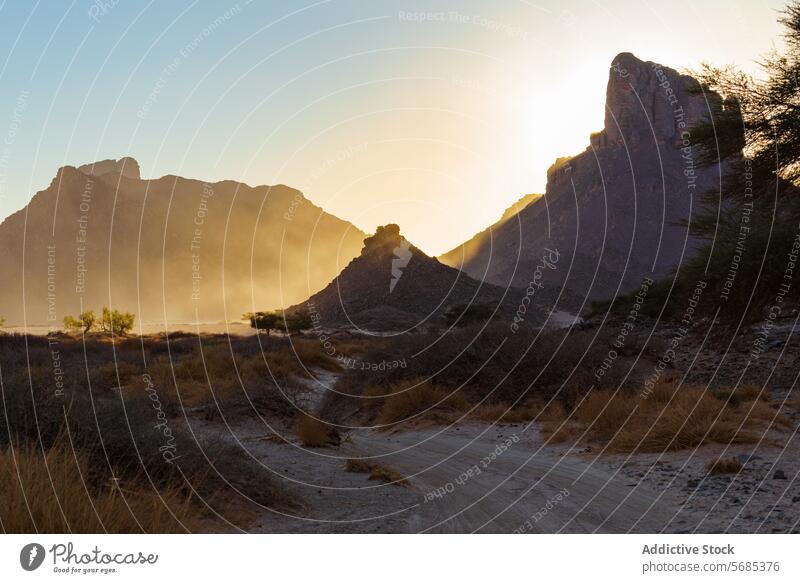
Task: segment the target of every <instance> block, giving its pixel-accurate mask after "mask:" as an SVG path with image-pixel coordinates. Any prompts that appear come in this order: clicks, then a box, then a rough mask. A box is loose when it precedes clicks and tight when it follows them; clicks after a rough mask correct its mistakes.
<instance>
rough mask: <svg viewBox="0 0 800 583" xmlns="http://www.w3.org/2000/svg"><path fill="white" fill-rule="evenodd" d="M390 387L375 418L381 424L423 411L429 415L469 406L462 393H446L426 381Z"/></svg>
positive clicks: (395, 421)
mask: <svg viewBox="0 0 800 583" xmlns="http://www.w3.org/2000/svg"><path fill="white" fill-rule="evenodd" d="M390 388H391V392H392V393H393V394H391V395H389V396H387V397H386V398H385V400H384V403H383V407H382V408H381V411H380V414H379V415H378V418H377V422H378V423H379V424H381V425H389V424H392V423H398V422H401V421H406V420H408V419H410V418H412V417H416V416H420V415H421V414H423V413H427V414H428V417H431V416H432V415H434V414H436V413H439V414H441V413H442V412H443V411H445V412H446V411H450V412H452V411H464V410H466V409H468V408H469V403H468V402H467V400H466V398H465V397H464V395H463V394H460V393H457V392H454V393H448V392H446V391H443V390H441V389H438V388H436V387H435V386H433V385H432V384H431V383H430V382H427V381H419V380H418V381H409V382H406V383H399V384H396V385H392V386H391V387H390Z"/></svg>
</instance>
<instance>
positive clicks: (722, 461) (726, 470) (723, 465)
mask: <svg viewBox="0 0 800 583" xmlns="http://www.w3.org/2000/svg"><path fill="white" fill-rule="evenodd" d="M706 470H707V471H708V473H709V475H711V476H715V475H718V474H738V473H739V472H741V471H742V462H740V461H739V460H738V459H736V458H735V457H729V458H718V459H715V460H712V461H710V462H708V464H706Z"/></svg>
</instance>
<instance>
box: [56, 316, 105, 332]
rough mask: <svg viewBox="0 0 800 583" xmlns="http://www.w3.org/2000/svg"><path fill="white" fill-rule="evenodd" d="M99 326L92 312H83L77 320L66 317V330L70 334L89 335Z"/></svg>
mask: <svg viewBox="0 0 800 583" xmlns="http://www.w3.org/2000/svg"><path fill="white" fill-rule="evenodd" d="M96 324H97V317H96V316H95V315H94V312H93V311H92V310H87V311H85V312H81V313H80V314H79V315H78V317H77V318H73V317H72V316H64V328H66V329H67V330H68V331H70V332H83V333H84V334H88V333H89V332H91V331H92V330H93V329H94V328H95V325H96Z"/></svg>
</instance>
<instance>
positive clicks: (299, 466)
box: [193, 371, 800, 533]
mask: <svg viewBox="0 0 800 583" xmlns="http://www.w3.org/2000/svg"><path fill="white" fill-rule="evenodd" d="M314 372H315V376H316V379H317V380H316V381H309V382H308V383H307V388H308V391H307V392H306V393H305V394H303V395H301V399H300V401H301V402H300V403H299V404H300V405H301V406H302V408H303V409H305V410H307V411H312V412H313V411H316V410H317V409H318V407H319V405H320V403H321V402H322V399H323V397H324V394H325V392H326V387H330V386H332V384H333V382H335V380H336V376H337V375H336V373H330V372H324V371H314ZM792 422H793V425H792V426H791V427H790V428H788V429H785V430H783V431H782V432H780V433H778V434H776V433H774V432H771V433H770V438H769V439H768V440H765V441H764V442H762V443H760V444H755V445H753V444H750V445H735V446H728V447H726V446H723V445H708V446H703V447H701V448H697V449H694V450H683V451H678V452H669V453H666V454H636V455H621V454H614V455H609V454H607V453H604V452H601V451H599V450H598V449H597V448H595V449H592V448H591V447H586V446H579V447H575V446H572V447H571V446H569V445H554V444H549V443H545V442H544V440H543V438H542V436H541V433H540V432H539V430H538V428H537V427H536V426H531V427H527V428H526V427H525V426H523V425H503V426H492V425H488V424H485V423H477V422H476V423H469V424H461V425H459V426H457V427H448V428H443V427H423V428H415V429H410V430H403V431H395V432H380V431H371V430H358V431H353V432H351V433H349V434H346V435H344V436H343V437H344V439H343V443H342V444H341V445H340V446H339V447H329V448H313V449H312V448H304V447H303V446H302V445H301V444H300V443H299V441H297V439H296V437H295V436H294V434H293V430H292V427H291V426H290V425H289V424H284V425H280V424H276V425H275V426H273V427H271V428H270V427H266V426H264V425H262V424H260V423H259V422H257V421H253V420H247V421H243V422H240V423H238V424H236V425H233V426H231V427H225V426H224V425H223V424H219V423H207V422H204V423H202V424H201V425H202V427H201V432H202V433H207V434H208V433H214V434H216V435H218V436H221V437H223V438H224V439H226V440H229V441H232V442H236V443H238V444H239V446H240V447H243V448H246V449H247V451H248V452H249V453H250V454H251V455H253V457H255V458H256V459H257V460H259V461H261V462H262V463H263V464H264V465H265V467H267V468H269V469H270V470H271V471H272V472H274V474H275V475H276V477H277V479H279V480H280V481H281V482H282V483H283V485H284V487H286V488H287V489H291V491H293V492H294V493H296V494H297V495H298V496H299V497H300V498H301V499H302V500H303V507H302V508H301V509H300V510H298V511H296V512H295V513H294V514H293V515H288V514H276V513H274V512H271V511H268V510H265V511H264V512H263V513H262V514H261V515H260V516H259V517H258V518H257V519H256V520H255V521H254V522H253V523H252V524H251V525H250V526H249V530H251V531H254V532H304V533H325V532H349V533H360V532H387V533H408V532H458V533H462V532H482V533H496V532H499V533H507V532H520V533H538V532H548V533H549V532H565V533H592V532H610V533H625V532H672V533H690V532H710V533H716V532H798V531H800V528H798V520H800V512H798V507H800V478H799V476H798V470H799V469H800V463H799V462H800V447H799V446H800V436H798V435H797V428H798V422H800V412H795V413H794V414H793V415H792ZM193 425H194V423H193ZM275 433H277V434H279V435H280V436H282V437H283V439H276V438H275ZM270 436H271V437H270ZM720 456H723V457H726V458H727V457H737V459H739V460H740V461H741V462H742V463H743V465H744V468H743V470H742V471H741V472H740V473H739V474H736V475H721V476H708V475H707V471H706V464H708V462H709V461H710V460H713V459H716V458H718V457H720ZM348 458H363V459H366V460H368V461H369V462H371V463H377V464H379V465H382V466H386V467H389V468H391V469H393V470H396V471H397V472H399V473H400V474H401V475H403V476H405V477H406V478H407V479H408V482H409V484H410V486H409V487H406V486H401V485H397V484H386V483H382V482H379V481H371V480H369V478H368V476H367V475H366V474H360V473H350V472H347V471H345V461H346V459H348Z"/></svg>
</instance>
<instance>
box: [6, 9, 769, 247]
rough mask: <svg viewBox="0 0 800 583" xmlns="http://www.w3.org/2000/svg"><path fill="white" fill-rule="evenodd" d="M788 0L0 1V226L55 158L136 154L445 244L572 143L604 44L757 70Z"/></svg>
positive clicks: (600, 74)
mask: <svg viewBox="0 0 800 583" xmlns="http://www.w3.org/2000/svg"><path fill="white" fill-rule="evenodd" d="M784 4H785V3H784V2H782V1H771V0H769V1H767V0H765V1H759V0H738V1H732V0H718V1H717V0H713V1H702V0H694V1H675V2H655V1H628V2H622V1H606V0H603V1H600V2H592V1H581V2H566V1H564V0H558V1H543V0H542V1H536V2H528V1H521V0H507V1H504V2H501V1H498V0H495V1H491V2H489V1H469V0H467V1H463V0H462V1H458V2H456V1H450V2H438V1H426V2H422V1H419V2H413V1H397V2H395V1H388V0H384V1H367V0H363V1H339V0H331V1H319V2H296V1H281V2H277V1H271V2H261V1H259V0H253V1H252V2H247V1H246V0H240V1H239V2H238V3H237V2H226V1H225V0H222V1H214V2H211V1H195V2H191V1H179V0H173V1H169V2H163V1H162V2H155V1H152V2H144V1H136V0H97V1H94V0H75V1H73V2H71V3H70V2H68V1H63V2H49V1H41V2H33V1H28V0H7V1H3V0H0V135H2V138H0V139H2V143H0V217H5V216H6V215H8V214H10V213H11V212H14V211H15V210H18V209H19V208H21V207H23V206H24V205H25V204H26V203H27V201H28V200H29V199H30V197H31V196H32V195H33V193H35V192H36V191H37V190H41V189H43V188H45V187H46V186H47V185H48V184H49V182H50V180H51V179H52V177H53V176H54V175H55V172H56V170H57V168H58V167H60V166H63V165H65V164H72V165H79V164H83V163H87V162H90V161H92V160H96V159H105V158H112V157H113V158H118V157H121V156H124V155H132V156H134V157H136V158H137V159H138V160H139V162H140V164H141V165H142V173H143V176H145V177H159V176H162V175H165V174H179V175H182V176H187V177H192V178H199V179H204V180H209V181H214V180H222V179H234V180H241V181H244V182H247V183H249V184H274V183H285V184H288V185H290V186H294V187H296V188H299V189H301V190H303V191H304V192H305V194H306V196H308V197H309V198H310V199H311V200H313V201H314V202H315V203H317V204H319V205H321V206H322V207H323V208H325V209H326V210H328V211H330V212H332V213H334V214H336V215H337V216H339V217H341V218H343V219H347V220H350V221H351V222H353V223H355V224H356V225H357V226H359V227H361V228H362V229H364V230H366V231H371V230H374V228H375V226H377V225H379V224H384V223H388V222H396V223H399V224H400V225H401V228H402V229H403V231H404V233H405V234H406V235H407V236H408V237H409V238H410V239H411V240H412V241H413V242H414V243H415V244H417V245H419V246H420V247H421V248H422V249H424V250H426V251H428V252H429V253H440V252H443V251H446V250H448V249H449V248H451V247H453V246H455V245H457V244H458V243H461V242H462V241H464V240H465V239H467V238H469V237H470V236H471V235H473V234H474V233H475V232H477V231H479V230H481V229H483V228H485V227H486V226H488V225H489V224H491V223H492V222H494V221H495V220H496V219H497V218H498V217H499V215H500V213H501V212H502V211H503V209H505V208H506V207H507V206H509V205H510V204H511V203H513V202H514V201H515V200H516V199H518V198H519V197H520V196H521V195H523V194H525V193H529V192H541V191H542V190H543V188H544V184H545V172H546V169H547V167H548V166H549V165H550V164H551V163H552V162H553V160H554V159H555V158H556V157H558V156H562V155H568V154H575V153H578V152H580V151H581V150H583V149H584V148H585V147H586V145H587V144H588V136H589V133H590V132H591V131H595V130H598V129H600V128H601V127H602V120H603V105H604V103H603V99H604V95H605V84H606V78H607V70H608V66H609V64H610V63H611V61H612V59H613V57H614V56H615V55H616V54H617V53H619V52H622V51H631V52H633V53H634V54H636V55H637V56H638V57H640V58H643V59H646V60H655V61H659V62H661V63H663V64H665V65H669V66H672V67H676V68H684V67H695V66H697V65H698V64H699V63H700V62H701V61H709V62H712V63H715V64H726V63H733V64H737V65H740V66H742V67H744V68H747V69H749V70H753V68H754V66H753V61H754V60H755V59H757V58H758V57H759V55H760V54H763V53H764V52H765V51H767V50H769V49H770V48H772V47H773V46H774V45H775V44H776V43H777V46H780V33H781V31H780V27H779V25H778V24H777V22H776V18H777V12H778V10H779V9H780V8H781V7H782V6H783V5H784Z"/></svg>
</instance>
